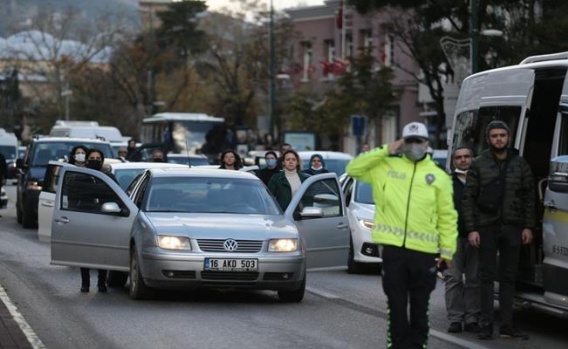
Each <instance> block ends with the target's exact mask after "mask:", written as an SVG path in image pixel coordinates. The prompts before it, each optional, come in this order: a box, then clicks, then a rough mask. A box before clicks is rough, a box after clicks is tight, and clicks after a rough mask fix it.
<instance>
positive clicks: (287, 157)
mask: <svg viewBox="0 0 568 349" xmlns="http://www.w3.org/2000/svg"><path fill="white" fill-rule="evenodd" d="M301 164H302V161H301V160H300V155H298V153H297V152H296V151H295V150H292V149H289V150H286V151H285V152H284V155H283V156H282V166H283V170H282V171H280V172H278V173H277V174H275V175H274V176H272V178H271V179H270V182H268V189H269V190H270V192H271V193H272V195H274V197H275V198H276V201H277V202H278V204H279V205H280V207H281V208H282V211H286V208H288V205H289V204H290V201H292V197H293V196H294V194H295V193H296V191H297V190H298V188H300V185H302V182H304V181H305V180H306V179H307V178H308V176H307V175H306V174H304V173H302V172H301Z"/></svg>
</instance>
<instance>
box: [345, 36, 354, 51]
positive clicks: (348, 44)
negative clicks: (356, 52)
mask: <svg viewBox="0 0 568 349" xmlns="http://www.w3.org/2000/svg"><path fill="white" fill-rule="evenodd" d="M345 57H353V34H351V33H347V34H346V35H345Z"/></svg>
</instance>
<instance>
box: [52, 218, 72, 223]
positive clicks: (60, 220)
mask: <svg viewBox="0 0 568 349" xmlns="http://www.w3.org/2000/svg"><path fill="white" fill-rule="evenodd" d="M54 221H55V223H61V224H67V223H69V218H67V217H61V218H55V219H54Z"/></svg>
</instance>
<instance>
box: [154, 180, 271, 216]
mask: <svg viewBox="0 0 568 349" xmlns="http://www.w3.org/2000/svg"><path fill="white" fill-rule="evenodd" d="M144 200H145V204H144V205H143V206H144V209H143V210H144V211H146V212H187V213H234V214H259V215H280V214H282V211H281V210H280V207H279V206H278V204H277V203H276V201H275V200H274V198H273V197H272V195H270V193H269V192H268V189H267V188H266V186H264V185H263V183H262V182H261V181H258V180H253V179H236V178H210V177H158V178H154V179H153V180H152V182H151V183H150V184H149V188H148V189H147V190H146V193H145V199H144Z"/></svg>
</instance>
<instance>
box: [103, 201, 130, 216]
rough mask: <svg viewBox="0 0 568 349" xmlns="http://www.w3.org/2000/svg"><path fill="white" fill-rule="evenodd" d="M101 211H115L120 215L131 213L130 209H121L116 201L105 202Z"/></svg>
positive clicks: (114, 212)
mask: <svg viewBox="0 0 568 349" xmlns="http://www.w3.org/2000/svg"><path fill="white" fill-rule="evenodd" d="M101 212H104V213H113V214H115V215H120V216H128V214H129V213H130V212H129V211H128V210H123V209H121V208H120V206H118V204H117V203H116V202H105V203H104V204H103V205H102V206H101Z"/></svg>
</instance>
